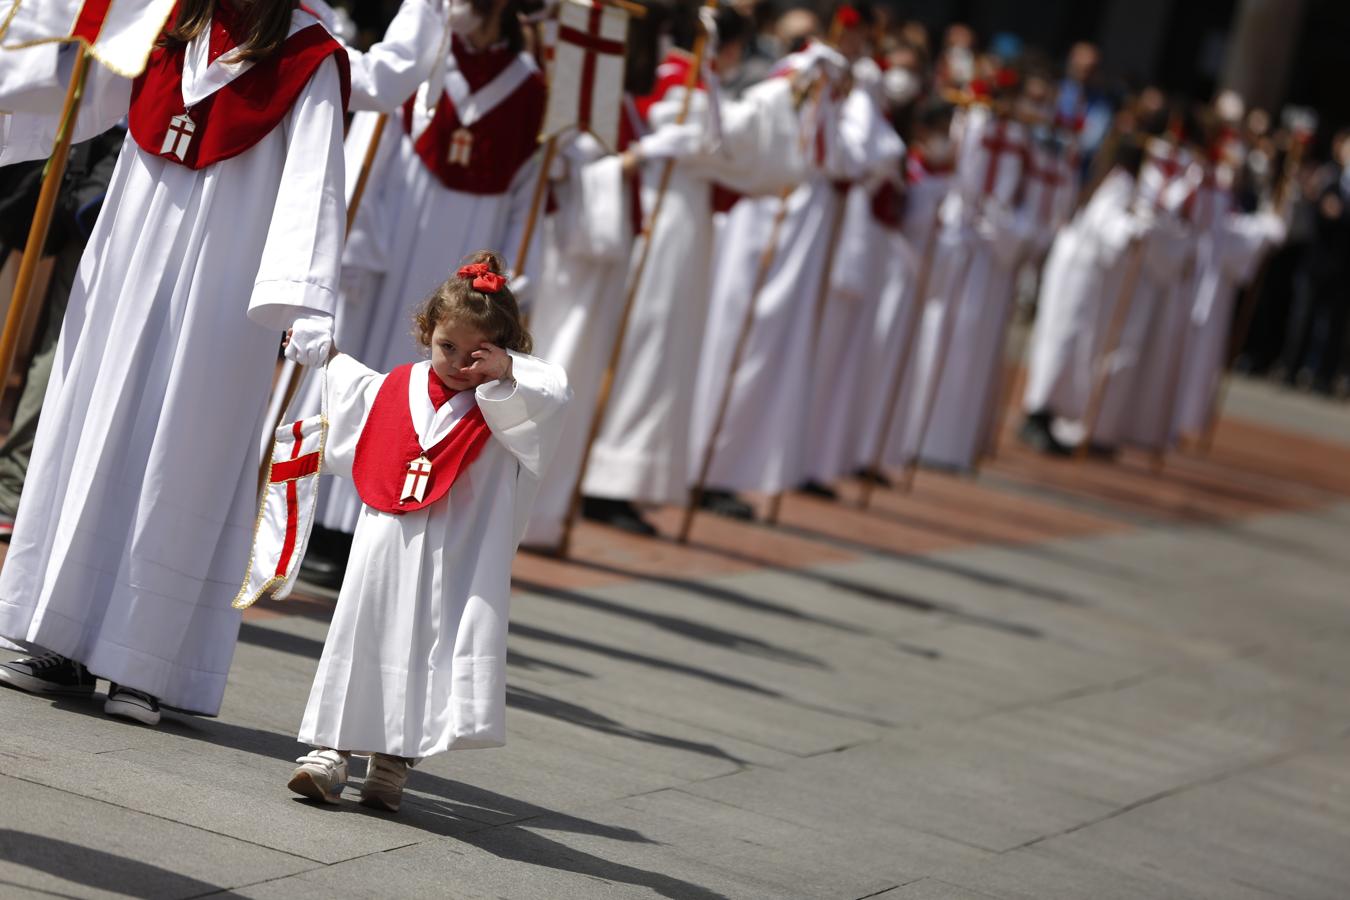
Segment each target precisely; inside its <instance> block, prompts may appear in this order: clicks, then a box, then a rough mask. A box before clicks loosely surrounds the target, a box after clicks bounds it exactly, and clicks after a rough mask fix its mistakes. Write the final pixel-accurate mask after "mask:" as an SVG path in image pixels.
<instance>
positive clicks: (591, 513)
mask: <svg viewBox="0 0 1350 900" xmlns="http://www.w3.org/2000/svg"><path fill="white" fill-rule="evenodd" d="M581 514H582V516H584V517H585V518H587V519H590V520H591V521H592V522H600V523H602V524H604V525H609V526H611V527H614V528H618V529H619V530H620V531H627V532H628V533H629V534H637V535H641V536H642V537H655V536H656V527H655V526H654V525H652V523H650V522H648V521H647V520H646V519H644V518H642V513H640V512H638V509H637V507H636V506H634V505H633V504H631V503H629V502H628V501H627V500H610V499H608V498H605V497H582V498H581Z"/></svg>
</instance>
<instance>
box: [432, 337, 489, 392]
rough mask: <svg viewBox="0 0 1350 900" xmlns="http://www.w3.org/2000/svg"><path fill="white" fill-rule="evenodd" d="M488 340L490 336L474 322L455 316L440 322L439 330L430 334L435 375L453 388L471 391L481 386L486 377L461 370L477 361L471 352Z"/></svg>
mask: <svg viewBox="0 0 1350 900" xmlns="http://www.w3.org/2000/svg"><path fill="white" fill-rule="evenodd" d="M487 342H488V338H487V335H485V334H483V332H481V331H479V330H478V329H477V328H474V327H473V326H472V325H466V324H464V323H463V322H457V321H455V320H454V319H442V320H441V321H439V322H437V323H436V330H435V331H433V332H432V333H431V368H432V369H434V370H435V372H436V377H437V378H439V379H440V380H441V381H443V382H444V383H445V386H446V387H448V388H450V389H451V390H456V391H468V390H472V389H473V388H476V387H478V385H480V384H482V383H483V381H484V380H485V379H484V378H483V377H482V376H481V375H478V374H476V373H467V372H461V371H460V369H467V368H468V367H469V366H471V365H473V364H474V362H475V360H474V359H473V357H471V356H470V355H469V354H471V353H473V352H474V351H475V350H478V349H479V348H481V347H482V346H483V345H484V344H486V343H487Z"/></svg>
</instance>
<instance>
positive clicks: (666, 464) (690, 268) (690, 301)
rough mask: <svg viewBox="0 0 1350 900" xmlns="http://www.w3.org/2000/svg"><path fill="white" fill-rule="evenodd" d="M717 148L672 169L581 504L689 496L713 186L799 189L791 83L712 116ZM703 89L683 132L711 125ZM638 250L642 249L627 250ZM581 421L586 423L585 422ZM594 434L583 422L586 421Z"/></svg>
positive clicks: (661, 117) (668, 107)
mask: <svg viewBox="0 0 1350 900" xmlns="http://www.w3.org/2000/svg"><path fill="white" fill-rule="evenodd" d="M683 97H684V89H683V88H675V89H672V90H670V91H669V92H667V94H666V95H665V96H664V97H663V98H662V99H661V100H660V101H659V102H658V103H656V104H654V105H652V106H651V107H650V108H649V110H648V121H649V123H650V124H651V127H652V129H653V130H654V131H655V130H657V129H659V128H660V127H661V125H662V124H664V123H671V122H674V120H675V117H676V116H677V114H678V111H679V108H680V106H681V100H682V98H683ZM719 113H720V126H721V127H720V143H717V144H714V145H710V146H706V147H705V148H704V149H703V150H702V151H701V152H698V153H694V154H692V155H689V156H686V157H683V158H681V159H679V160H677V161H676V163H675V166H674V168H673V169H672V172H671V177H670V184H669V187H668V188H667V190H666V196H665V199H664V200H663V201H662V207H661V214H660V217H659V218H658V220H657V222H656V226H655V228H656V230H655V233H654V235H653V236H652V238H651V240H652V246H651V250H650V251H649V253H648V258H647V263H646V268H645V269H644V270H643V272H642V282H641V284H640V285H639V286H638V290H637V294H636V298H635V300H634V304H633V310H632V314H631V317H630V319H629V322H628V331H627V334H626V335H625V336H624V342H623V351H622V354H621V356H620V360H619V366H618V369H617V371H616V376H615V381H614V390H613V394H612V395H611V396H610V401H609V405H608V407H607V409H606V410H605V411H604V419H603V424H602V426H601V430H600V434H599V437H598V438H597V439H596V442H595V446H594V447H593V448H592V450H591V456H590V459H589V460H588V461H587V467H586V476H585V482H584V485H583V487H584V491H585V493H586V494H587V495H590V496H597V497H606V498H611V499H617V500H629V501H635V502H640V503H681V502H683V501H684V499H685V497H686V495H687V491H688V487H689V480H688V476H689V470H690V465H691V463H690V456H689V420H690V416H691V415H692V412H693V407H694V393H695V386H696V384H697V377H698V362H699V353H700V350H701V349H702V347H703V345H704V330H705V327H706V325H707V320H708V293H709V285H710V280H711V266H712V255H713V206H712V192H713V186H714V185H715V184H722V185H726V186H727V187H729V188H730V189H732V190H735V191H738V192H740V193H745V194H766V193H770V192H776V191H779V190H782V189H783V188H784V187H785V186H787V185H790V184H794V183H796V182H797V181H798V180H799V179H800V178H801V175H802V172H803V169H804V164H803V162H802V156H801V154H800V152H799V150H798V143H797V140H798V138H797V135H798V124H797V113H796V110H795V109H794V106H793V100H792V91H791V85H790V83H789V82H788V80H787V79H780V78H775V79H771V80H769V81H765V82H761V83H760V84H757V85H755V86H754V87H752V88H750V89H749V90H748V91H746V92H745V94H744V95H743V96H742V97H741V98H740V99H739V100H728V99H725V98H723V99H722V100H721V103H720V107H719ZM708 116H709V106H708V94H707V93H705V92H703V91H698V92H696V93H695V94H694V97H693V100H692V102H691V105H690V113H689V119H688V120H687V121H689V122H701V121H702V122H707V121H708ZM664 167H665V163H664V162H663V161H660V160H656V161H653V162H649V163H647V164H646V165H644V167H643V172H642V208H643V209H646V210H650V209H651V208H652V207H653V205H654V204H655V200H656V191H657V188H658V185H659V182H660V179H661V172H662V170H663V169H664ZM641 252H642V248H641V239H639V242H638V243H637V245H636V246H635V247H634V249H633V253H634V257H636V256H637V255H639V254H640V253H641ZM591 414H592V413H591V412H590V411H587V412H585V413H583V414H582V415H585V416H590V415H591ZM588 424H589V423H588Z"/></svg>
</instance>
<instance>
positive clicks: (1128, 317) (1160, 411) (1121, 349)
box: [1092, 215, 1196, 450]
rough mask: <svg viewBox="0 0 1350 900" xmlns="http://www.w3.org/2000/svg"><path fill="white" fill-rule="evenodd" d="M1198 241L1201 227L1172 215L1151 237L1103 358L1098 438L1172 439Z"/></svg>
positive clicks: (1157, 445)
mask: <svg viewBox="0 0 1350 900" xmlns="http://www.w3.org/2000/svg"><path fill="white" fill-rule="evenodd" d="M1195 247H1196V242H1195V233H1194V229H1193V228H1191V227H1190V225H1188V224H1187V223H1185V222H1183V221H1181V220H1179V219H1177V218H1175V217H1173V216H1170V215H1166V216H1164V217H1162V218H1160V219H1159V220H1158V221H1157V222H1156V223H1155V224H1154V227H1153V228H1152V230H1151V231H1150V232H1149V234H1148V235H1147V236H1146V237H1145V238H1144V239H1143V244H1142V250H1141V252H1142V254H1143V256H1142V263H1141V265H1140V267H1139V277H1138V280H1137V281H1136V283H1135V290H1134V293H1133V295H1132V296H1131V297H1130V298H1129V299H1128V301H1126V302H1128V303H1129V309H1128V310H1127V311H1126V312H1125V314H1124V325H1123V327H1122V329H1121V331H1120V338H1119V341H1118V342H1117V344H1116V346H1115V348H1114V349H1113V350H1112V351H1111V352H1110V353H1108V354H1107V355H1106V356H1105V358H1104V360H1103V364H1104V372H1105V379H1106V380H1105V385H1104V387H1103V391H1102V399H1101V408H1100V409H1099V411H1098V414H1097V419H1096V421H1095V422H1093V423H1092V441H1093V443H1094V444H1096V445H1098V446H1101V447H1116V446H1119V445H1120V444H1123V443H1130V444H1136V445H1139V446H1142V447H1146V448H1149V449H1153V450H1160V449H1163V447H1164V446H1165V445H1166V443H1167V441H1168V436H1167V434H1166V429H1164V428H1163V427H1162V425H1163V422H1164V421H1165V419H1166V418H1167V410H1168V409H1169V404H1170V403H1171V402H1172V397H1171V394H1170V393H1169V386H1170V387H1172V388H1174V387H1175V378H1176V371H1177V370H1176V367H1177V366H1178V365H1179V362H1180V360H1179V354H1180V347H1181V341H1182V339H1183V338H1184V336H1185V327H1184V323H1185V321H1186V319H1187V318H1188V317H1189V314H1190V307H1191V302H1192V299H1193V298H1194V296H1195V265H1194V257H1195ZM1122 288H1123V285H1122ZM1108 299H1109V298H1108ZM1112 314H1113V315H1114V314H1115V309H1114V308H1113V309H1112Z"/></svg>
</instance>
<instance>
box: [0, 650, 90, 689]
mask: <svg viewBox="0 0 1350 900" xmlns="http://www.w3.org/2000/svg"><path fill="white" fill-rule="evenodd" d="M96 681H98V679H97V678H95V677H94V676H93V675H91V674H90V673H89V670H88V669H86V668H85V667H84V665H83V664H82V663H78V662H76V661H75V660H73V659H68V658H67V657H64V656H62V655H60V654H59V653H48V654H47V655H45V656H25V657H23V658H22V659H14V660H10V661H9V662H6V663H0V684H7V685H9V686H10V687H16V688H18V689H19V690H21V691H28V692H29V693H31V694H67V695H76V696H82V697H88V696H89V695H90V694H93V693H94V683H95V682H96Z"/></svg>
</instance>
